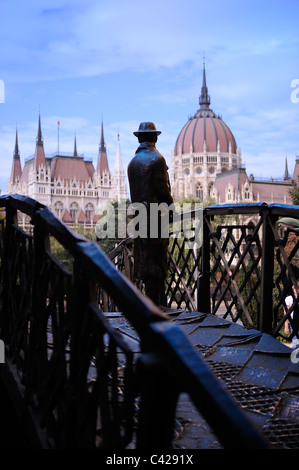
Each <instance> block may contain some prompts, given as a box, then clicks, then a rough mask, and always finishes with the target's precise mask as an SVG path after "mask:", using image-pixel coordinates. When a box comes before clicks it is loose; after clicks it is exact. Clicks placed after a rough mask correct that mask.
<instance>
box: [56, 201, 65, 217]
mask: <svg viewBox="0 0 299 470" xmlns="http://www.w3.org/2000/svg"><path fill="white" fill-rule="evenodd" d="M54 210H55V214H56V215H57V217H60V216H61V211H62V210H63V204H62V202H61V201H57V202H55V204H54Z"/></svg>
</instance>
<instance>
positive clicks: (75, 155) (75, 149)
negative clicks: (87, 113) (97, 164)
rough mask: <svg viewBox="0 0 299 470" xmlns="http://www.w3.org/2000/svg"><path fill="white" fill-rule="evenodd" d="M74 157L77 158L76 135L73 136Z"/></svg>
mask: <svg viewBox="0 0 299 470" xmlns="http://www.w3.org/2000/svg"><path fill="white" fill-rule="evenodd" d="M74 157H78V153H77V139H76V134H75V139H74Z"/></svg>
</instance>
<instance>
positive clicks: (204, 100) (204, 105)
mask: <svg viewBox="0 0 299 470" xmlns="http://www.w3.org/2000/svg"><path fill="white" fill-rule="evenodd" d="M199 104H200V109H209V106H210V97H209V94H208V87H207V82H206V66H205V58H204V61H203V77H202V87H201V95H200V97H199Z"/></svg>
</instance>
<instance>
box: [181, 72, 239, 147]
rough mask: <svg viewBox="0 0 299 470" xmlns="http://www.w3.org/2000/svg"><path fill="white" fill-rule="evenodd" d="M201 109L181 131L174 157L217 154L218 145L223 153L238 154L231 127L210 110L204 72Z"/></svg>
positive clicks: (200, 101)
mask: <svg viewBox="0 0 299 470" xmlns="http://www.w3.org/2000/svg"><path fill="white" fill-rule="evenodd" d="M199 104H200V109H199V110H198V111H197V113H196V114H195V115H194V116H193V117H191V118H190V119H189V120H188V121H187V122H186V124H185V125H184V127H183V129H182V130H181V132H180V134H179V136H178V138H177V140H176V144H175V147H174V155H180V154H189V153H190V152H193V153H203V152H204V142H205V144H206V148H205V150H206V152H217V150H218V143H219V146H220V152H221V153H229V150H230V146H231V153H233V154H236V153H237V144H236V141H235V138H234V136H233V134H232V132H231V130H230V129H229V127H228V126H227V125H226V124H225V123H224V122H223V120H222V118H221V117H220V116H217V115H216V114H215V113H214V112H213V111H212V109H210V97H209V95H208V89H207V86H206V74H205V69H204V70H203V84H202V88H201V96H200V98H199Z"/></svg>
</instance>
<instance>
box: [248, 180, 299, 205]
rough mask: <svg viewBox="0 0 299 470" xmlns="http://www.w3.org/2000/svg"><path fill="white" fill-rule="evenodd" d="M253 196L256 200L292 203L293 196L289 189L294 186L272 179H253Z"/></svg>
mask: <svg viewBox="0 0 299 470" xmlns="http://www.w3.org/2000/svg"><path fill="white" fill-rule="evenodd" d="M251 183H252V192H253V198H254V200H255V201H257V200H258V201H263V202H267V203H276V204H279V203H281V204H292V198H291V196H290V194H289V190H290V189H291V188H292V186H293V185H292V184H290V183H283V182H281V183H278V182H275V181H273V182H271V181H267V182H266V181H251Z"/></svg>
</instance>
